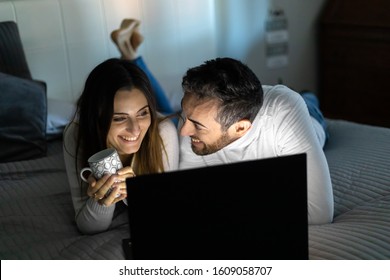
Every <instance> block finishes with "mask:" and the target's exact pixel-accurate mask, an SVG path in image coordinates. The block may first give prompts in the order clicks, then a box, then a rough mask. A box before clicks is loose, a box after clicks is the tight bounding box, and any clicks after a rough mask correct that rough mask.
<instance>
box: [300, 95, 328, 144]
mask: <svg viewBox="0 0 390 280" xmlns="http://www.w3.org/2000/svg"><path fill="white" fill-rule="evenodd" d="M301 96H302V98H303V100H305V102H306V105H307V109H308V110H309V114H310V116H312V117H313V118H315V119H316V120H317V121H318V122H319V123H320V124H321V126H322V127H323V128H324V131H325V135H326V140H327V139H328V138H329V133H328V129H327V125H326V121H325V118H324V116H323V115H322V112H321V110H320V103H319V101H318V98H317V96H316V95H315V94H314V93H311V92H304V93H302V94H301Z"/></svg>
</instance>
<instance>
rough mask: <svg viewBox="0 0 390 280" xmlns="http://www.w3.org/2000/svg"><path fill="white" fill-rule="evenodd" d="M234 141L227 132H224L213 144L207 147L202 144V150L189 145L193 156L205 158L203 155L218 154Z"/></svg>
mask: <svg viewBox="0 0 390 280" xmlns="http://www.w3.org/2000/svg"><path fill="white" fill-rule="evenodd" d="M234 140H235V139H232V138H231V137H229V135H228V134H227V132H224V133H223V134H222V135H221V137H219V139H218V140H216V141H215V142H214V143H213V144H209V145H207V144H205V143H204V142H202V143H203V145H204V146H203V148H202V149H196V148H197V147H195V146H194V145H191V148H192V151H193V152H194V153H195V154H197V155H198V156H205V155H210V154H213V153H215V152H218V151H219V150H221V149H222V148H224V147H226V146H227V145H229V144H230V143H232V142H233V141H234Z"/></svg>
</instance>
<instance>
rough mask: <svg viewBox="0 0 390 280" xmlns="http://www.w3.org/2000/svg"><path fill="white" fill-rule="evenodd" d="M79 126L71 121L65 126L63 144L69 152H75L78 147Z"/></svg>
mask: <svg viewBox="0 0 390 280" xmlns="http://www.w3.org/2000/svg"><path fill="white" fill-rule="evenodd" d="M78 126H79V124H78V123H77V122H74V121H71V122H70V123H68V124H67V125H66V126H65V129H64V132H63V141H64V143H63V144H64V147H65V148H66V150H67V151H70V150H73V148H74V147H75V145H76V138H77V130H78Z"/></svg>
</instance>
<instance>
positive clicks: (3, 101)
mask: <svg viewBox="0 0 390 280" xmlns="http://www.w3.org/2000/svg"><path fill="white" fill-rule="evenodd" d="M46 119H47V99H46V89H45V87H44V86H43V85H42V83H39V82H36V81H33V80H29V79H23V78H19V77H16V76H12V75H8V74H5V73H0V146H1V149H0V162H8V161H17V160H26V159H32V158H37V157H42V156H45V155H46V151H47V143H46Z"/></svg>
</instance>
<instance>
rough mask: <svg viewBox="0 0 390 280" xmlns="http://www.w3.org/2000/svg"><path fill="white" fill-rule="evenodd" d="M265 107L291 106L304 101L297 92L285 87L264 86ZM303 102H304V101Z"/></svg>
mask: <svg viewBox="0 0 390 280" xmlns="http://www.w3.org/2000/svg"><path fill="white" fill-rule="evenodd" d="M263 92H264V105H265V106H266V104H269V105H275V103H276V104H280V105H282V104H291V103H296V102H299V101H300V100H302V97H301V96H300V95H299V93H297V92H296V91H294V90H292V89H290V88H289V87H287V86H285V85H274V86H268V85H265V86H263ZM302 101H303V100H302Z"/></svg>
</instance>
